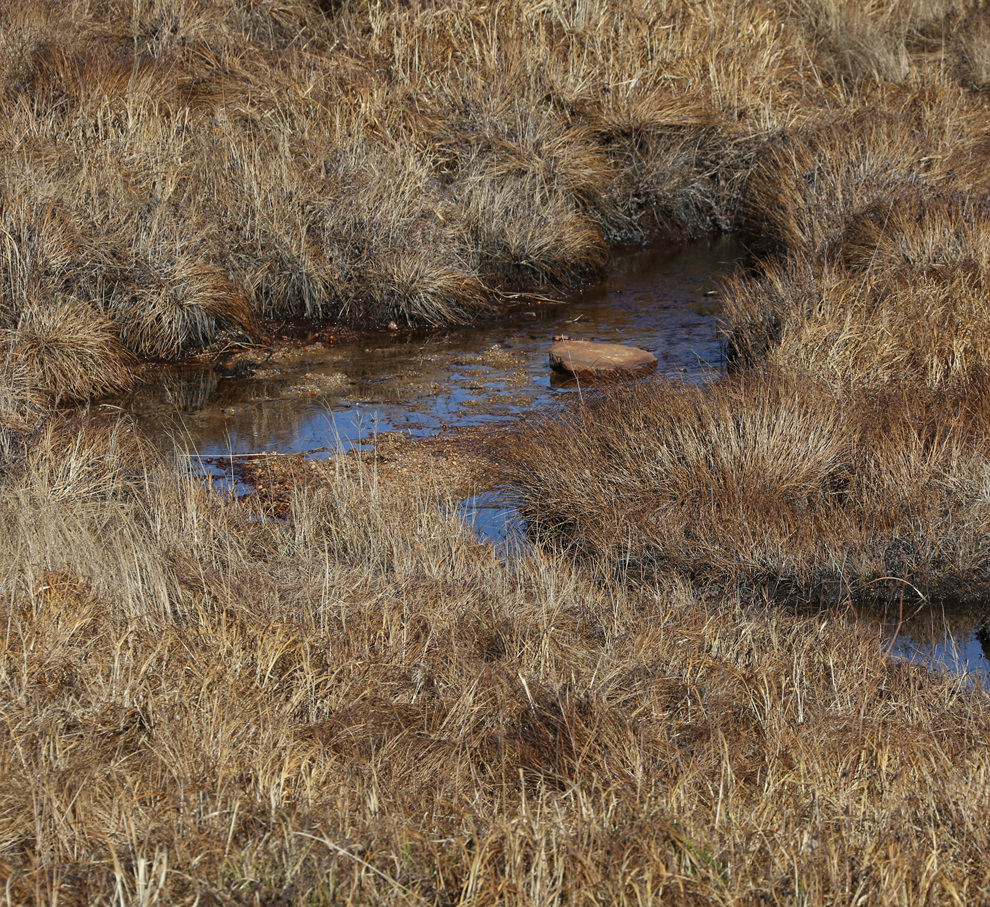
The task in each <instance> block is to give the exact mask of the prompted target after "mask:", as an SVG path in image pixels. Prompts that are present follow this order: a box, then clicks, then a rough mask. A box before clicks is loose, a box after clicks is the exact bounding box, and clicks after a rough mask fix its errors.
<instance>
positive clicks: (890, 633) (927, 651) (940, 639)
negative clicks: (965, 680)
mask: <svg viewBox="0 0 990 907" xmlns="http://www.w3.org/2000/svg"><path fill="white" fill-rule="evenodd" d="M980 611H982V612H983V613H982V615H981V613H980ZM981 617H982V619H987V618H990V610H988V609H987V607H985V606H984V607H983V608H982V609H981V608H979V607H969V608H966V607H960V606H944V605H939V604H938V603H934V602H933V603H925V604H924V605H923V606H921V607H920V608H918V609H917V611H916V613H913V614H910V613H909V614H907V615H906V616H905V617H904V618H903V619H902V618H901V616H900V614H899V613H898V609H897V608H896V607H895V608H892V609H889V610H888V611H886V612H885V613H883V614H874V615H871V616H869V617H866V616H865V615H863V619H868V620H873V621H874V622H875V623H877V624H878V626H879V627H880V629H881V632H882V633H883V634H884V635H885V636H886V637H887V638H888V639H889V640H891V647H890V651H891V653H892V654H893V655H897V656H899V657H901V658H906V659H907V660H909V661H913V662H915V663H917V664H923V665H926V666H927V667H929V668H933V669H936V670H937V669H947V670H950V671H954V672H956V673H973V674H982V675H984V677H986V675H987V674H990V635H988V633H987V629H986V627H985V626H984V625H983V623H982V622H981Z"/></svg>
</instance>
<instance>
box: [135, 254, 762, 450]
mask: <svg viewBox="0 0 990 907" xmlns="http://www.w3.org/2000/svg"><path fill="white" fill-rule="evenodd" d="M744 254H745V250H744V248H743V246H742V245H741V243H740V242H739V241H738V240H736V239H734V238H732V237H724V238H720V239H716V240H712V241H704V242H699V243H692V244H689V245H655V246H648V247H644V248H639V249H632V250H623V251H621V252H618V253H616V254H615V256H614V257H613V261H612V264H611V267H610V269H609V277H608V278H607V279H606V280H604V281H603V282H601V283H599V284H596V285H594V286H592V287H589V288H587V289H585V290H583V291H580V292H578V293H575V294H573V296H572V297H571V298H570V299H568V300H567V301H566V302H561V303H555V304H546V303H544V304H539V305H536V304H533V305H529V306H526V305H523V306H522V307H520V308H519V309H518V310H516V311H514V312H513V313H512V314H511V315H510V316H509V317H507V318H506V319H502V320H499V321H498V322H493V323H491V324H485V325H481V326H473V327H470V328H464V329H458V330H443V331H440V330H434V331H417V332H413V333H400V334H398V335H382V336H379V337H375V338H374V339H373V340H371V341H365V342H364V343H362V344H360V345H341V346H333V347H320V346H315V347H307V348H305V349H303V350H300V351H295V352H294V353H292V354H290V355H288V356H284V355H282V354H280V355H279V356H278V358H277V359H276V358H267V354H266V352H265V351H258V352H257V354H255V353H249V354H248V355H250V356H252V358H253V359H254V360H256V361H257V363H258V365H257V368H256V369H255V371H254V375H253V376H252V377H248V378H233V377H227V378H225V377H222V376H220V375H219V374H218V373H217V372H215V371H214V370H213V368H212V367H210V366H209V365H202V366H195V367H187V368H185V369H183V370H181V371H176V372H172V373H169V374H166V375H163V377H162V381H161V383H160V384H159V385H157V386H154V387H148V388H145V389H143V390H142V391H141V393H139V394H136V395H134V396H133V397H131V398H130V399H129V400H127V401H126V402H125V407H126V409H127V410H128V411H129V412H131V413H132V414H133V415H134V417H135V418H136V420H137V422H138V424H139V425H140V426H141V427H142V428H143V430H144V431H145V432H146V433H148V434H149V435H151V436H152V437H155V438H157V439H158V440H159V442H160V443H161V444H162V446H163V447H166V448H168V449H174V448H175V446H176V445H177V444H178V445H179V446H184V447H187V448H188V449H191V450H195V451H196V452H197V453H198V454H199V456H201V457H204V458H208V457H217V456H224V455H228V454H234V455H237V454H246V453H258V452H262V451H277V452H279V453H306V454H309V455H311V456H328V455H329V454H331V453H333V452H334V451H337V450H342V449H343V450H346V449H348V448H350V447H353V446H355V445H360V444H364V443H368V442H369V441H372V440H373V438H374V435H375V434H376V433H381V432H393V431H402V432H406V433H408V434H410V435H413V436H422V435H427V434H431V433H435V432H437V431H442V430H443V429H445V428H450V427H455V426H458V427H461V426H471V425H481V424H484V423H490V422H492V421H493V420H499V419H506V418H511V417H513V416H516V415H518V414H520V413H522V412H525V411H527V410H532V409H535V408H537V407H540V406H542V405H545V404H546V403H547V402H548V401H550V400H552V399H554V398H559V397H560V396H562V395H567V394H575V393H580V391H581V389H580V388H579V387H578V385H577V384H564V385H559V384H558V383H557V382H556V381H555V380H554V376H553V375H552V373H551V371H550V368H549V366H548V362H547V353H548V350H549V347H550V345H551V343H552V342H553V337H554V336H556V335H559V334H566V335H568V336H570V337H571V338H573V339H575V340H598V341H606V342H613V343H627V344H631V345H633V346H639V347H642V348H644V349H647V350H650V351H651V352H653V353H654V354H655V355H656V356H657V359H658V360H659V364H658V371H659V372H660V373H661V374H666V375H670V376H683V377H685V378H686V379H688V380H697V381H703V380H706V379H707V378H709V377H710V376H712V375H713V374H717V373H719V372H720V371H722V370H723V368H724V355H723V351H722V345H721V342H720V339H719V336H718V333H717V324H716V316H717V314H718V312H717V306H716V297H715V296H714V281H715V279H716V276H717V275H719V274H724V273H725V272H726V271H727V270H728V269H729V268H730V267H732V265H733V264H734V263H735V262H736V261H738V260H739V259H741V258H742V257H743V255H744Z"/></svg>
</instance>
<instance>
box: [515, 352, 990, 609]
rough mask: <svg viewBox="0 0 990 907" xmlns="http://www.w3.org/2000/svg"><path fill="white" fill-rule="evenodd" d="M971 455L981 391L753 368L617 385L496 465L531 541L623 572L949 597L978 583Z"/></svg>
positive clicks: (962, 596)
mask: <svg viewBox="0 0 990 907" xmlns="http://www.w3.org/2000/svg"><path fill="white" fill-rule="evenodd" d="M988 444H990V410H988V408H987V387H986V383H985V382H980V383H977V384H974V385H972V386H971V387H969V388H967V389H966V391H964V392H956V393H948V392H941V393H932V392H927V391H921V390H911V389H906V388H898V389H885V390H882V391H878V392H876V393H872V394H866V393H860V394H855V395H847V396H839V395H837V394H835V393H834V392H833V391H832V390H831V389H830V388H829V387H828V386H827V385H825V384H823V383H820V382H816V381H815V380H814V379H813V378H811V377H810V376H808V375H793V374H791V373H786V372H784V373H781V372H775V371H758V372H751V373H747V374H743V375H740V376H738V377H737V378H734V379H732V380H725V381H722V382H719V383H717V384H715V385H713V386H710V387H706V388H701V387H684V386H679V385H674V384H660V385H654V384H644V385H641V386H639V387H637V388H635V389H632V388H624V389H622V391H621V392H619V393H609V394H606V395H604V396H603V397H602V398H600V399H598V400H595V401H594V402H589V403H588V404H586V405H585V406H582V407H580V408H578V409H576V410H573V411H569V412H566V413H560V414H557V415H555V416H547V417H545V418H544V419H543V420H542V421H541V422H540V423H539V424H538V425H537V426H535V427H531V428H529V429H527V430H525V431H522V432H520V433H519V434H518V435H516V436H513V437H512V438H511V439H510V440H509V441H508V443H506V445H505V447H504V450H503V452H502V454H501V456H502V458H503V459H504V461H505V463H506V468H507V477H508V480H509V481H510V482H511V483H512V486H513V488H514V489H516V491H517V493H518V494H520V495H521V497H522V508H523V512H524V515H525V516H526V517H527V519H528V520H529V521H530V523H531V525H532V526H533V528H534V531H535V532H536V533H537V534H538V535H539V536H540V537H541V538H543V539H544V540H545V541H546V542H548V543H550V544H554V543H556V544H558V545H560V546H562V547H565V548H566V547H571V548H573V549H575V550H576V551H578V552H581V553H583V554H585V555H589V554H590V555H591V556H592V558H593V559H594V560H595V561H596V562H600V561H601V560H602V558H603V557H604V558H606V559H607V561H608V562H609V563H611V564H612V565H613V569H616V568H618V569H621V571H622V572H623V573H625V574H626V575H631V577H632V578H633V579H639V578H641V577H644V576H646V577H657V576H663V575H666V574H668V573H671V572H675V573H679V574H681V575H683V576H684V577H685V578H688V579H691V580H693V581H695V582H696V583H698V584H699V585H701V586H703V587H706V588H711V587H714V588H716V589H723V588H725V587H727V586H728V587H729V588H731V589H733V590H735V591H737V592H738V593H740V594H743V595H744V596H745V597H748V598H749V599H760V598H762V597H766V596H769V597H771V598H774V599H780V598H782V597H785V596H786V597H793V596H795V595H797V596H798V597H800V598H803V599H813V600H814V599H818V598H824V599H826V600H827V599H829V598H831V597H833V596H836V595H853V596H863V595H864V594H867V593H868V594H870V595H873V596H879V595H883V596H887V595H889V594H890V593H891V589H893V591H894V594H895V595H897V594H900V593H902V592H904V591H905V590H907V591H908V597H909V598H915V597H916V595H917V594H923V595H926V596H928V597H930V598H935V599H938V598H942V597H946V596H951V597H952V598H953V599H955V600H957V601H958V600H966V599H974V600H983V599H984V597H985V595H986V589H987V583H988V581H990V575H988V572H987V567H988V565H987V561H986V551H987V547H988V544H990V537H988V536H987V530H988V526H990V524H988V522H987V516H988V512H987V510H986V504H987V501H986V495H985V483H986V477H987V476H990V446H988Z"/></svg>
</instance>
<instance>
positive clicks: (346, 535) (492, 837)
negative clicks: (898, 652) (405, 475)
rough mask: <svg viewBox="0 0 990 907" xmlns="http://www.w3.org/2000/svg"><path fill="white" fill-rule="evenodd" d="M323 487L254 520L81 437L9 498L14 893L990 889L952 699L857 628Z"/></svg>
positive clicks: (391, 495)
mask: <svg viewBox="0 0 990 907" xmlns="http://www.w3.org/2000/svg"><path fill="white" fill-rule="evenodd" d="M142 461H143V462H142ZM328 469H329V474H328V476H327V478H328V479H330V480H331V481H329V483H328V484H326V485H325V486H324V487H323V488H322V489H318V490H316V491H313V492H308V493H306V494H303V495H300V496H297V498H296V499H295V500H294V502H293V507H292V519H291V521H290V522H282V521H257V520H252V519H250V518H249V515H248V513H246V512H245V511H244V510H243V509H242V508H240V507H239V506H238V505H236V504H233V503H231V502H228V501H225V500H224V499H223V498H221V497H219V496H217V495H215V494H213V493H211V492H209V491H208V490H206V489H204V488H202V487H199V486H197V485H195V484H192V483H190V482H187V481H184V480H180V479H177V478H176V477H175V476H174V474H172V473H171V471H170V469H169V468H166V469H165V471H164V472H163V471H162V464H158V463H156V462H155V460H154V458H152V457H150V456H149V455H148V454H146V453H145V454H142V452H141V450H140V447H136V446H135V442H134V440H133V439H131V438H129V437H128V435H127V434H126V433H123V432H121V430H119V429H117V430H114V431H111V432H108V431H107V430H105V429H104V430H99V429H93V428H90V429H86V430H83V431H79V430H75V429H70V428H67V427H62V428H54V429H52V430H50V431H48V432H47V433H46V434H45V435H44V436H43V437H40V438H38V439H37V440H36V442H35V444H34V445H33V453H32V455H31V456H30V458H29V460H28V461H27V462H26V463H24V464H22V467H21V468H20V469H18V470H17V471H16V473H15V474H12V475H10V476H8V477H7V478H6V479H5V480H4V481H3V484H2V487H0V513H2V519H3V523H4V532H3V534H2V536H0V538H2V545H3V550H2V562H3V563H4V565H5V567H4V573H3V576H2V594H3V600H4V602H5V605H4V613H5V616H4V622H3V630H2V633H3V636H2V640H3V646H2V649H0V686H2V692H3V695H2V697H0V719H2V720H0V741H2V742H0V749H2V752H3V754H4V773H3V779H2V781H0V848H2V849H0V892H3V894H0V898H6V902H7V903H10V904H22V903H56V902H57V903H59V904H97V903H107V904H110V903H116V904H151V903H162V904H165V903H168V904H181V903H189V904H192V903H200V904H229V903H295V904H335V903H337V904H346V903H430V904H488V903H493V904H495V903H499V904H507V903H511V904H520V905H521V904H527V905H528V904H541V903H542V904H551V903H562V902H566V903H570V904H585V903H587V904H593V903H614V904H623V903H645V902H650V901H660V900H662V901H663V902H664V903H671V904H695V903H698V904H700V903H711V902H712V901H716V902H720V903H753V902H761V901H762V902H770V903H836V902H838V903H852V902H855V901H857V900H860V899H867V900H871V901H882V902H884V903H893V904H896V903H900V904H918V903H932V904H935V903H948V902H950V901H953V900H956V899H958V900H959V901H962V902H964V903H965V902H971V901H972V900H973V899H974V898H978V897H979V896H980V892H982V891H984V890H985V889H986V886H987V884H988V881H990V880H988V878H987V874H986V863H985V860H984V859H983V855H984V854H985V852H986V849H987V847H988V846H990V841H988V840H987V835H986V826H985V823H984V821H983V815H982V812H981V810H982V803H983V802H985V793H986V791H985V779H986V777H987V775H988V771H990V764H988V751H987V749H986V747H985V746H983V745H982V744H981V743H980V741H982V740H984V739H985V738H986V736H987V735H988V734H990V713H988V711H987V702H986V697H985V695H984V694H983V693H982V692H979V691H976V690H973V689H971V688H968V687H967V682H966V681H965V680H962V679H958V678H953V677H951V676H938V675H934V674H931V673H929V672H927V671H925V670H924V669H922V668H919V667H916V666H910V665H906V664H903V663H899V662H896V661H891V660H889V659H887V658H886V657H885V655H884V651H883V646H882V643H881V641H880V639H879V638H878V637H877V635H876V634H875V633H871V632H869V631H866V630H864V629H862V628H861V627H859V626H857V625H856V624H855V623H853V622H851V621H850V620H849V619H847V618H845V617H842V616H841V615H831V616H814V617H810V618H797V617H794V616H792V615H789V614H787V613H785V612H781V611H777V610H774V609H768V608H764V607H755V608H754V607H753V606H752V605H746V606H743V605H742V604H740V603H739V602H738V601H735V600H733V599H732V598H731V597H730V598H726V599H722V600H715V599H709V598H704V597H699V596H698V595H697V594H696V593H695V592H693V591H692V590H690V589H689V588H688V587H687V586H685V585H684V584H682V583H679V582H677V581H673V580H668V581H665V582H662V583H658V584H653V583H646V584H643V585H641V587H640V589H639V590H638V591H637V592H635V593H632V592H630V591H628V590H625V589H623V588H621V587H617V586H614V585H612V584H609V583H604V584H603V583H600V582H592V581H591V580H589V579H588V578H585V577H583V576H582V575H581V574H580V573H578V572H575V571H574V570H571V569H569V568H567V567H566V566H565V565H563V564H561V563H560V562H559V561H557V560H556V559H547V558H544V557H542V556H538V555H537V556H532V557H528V558H524V559H521V560H518V561H514V562H505V561H503V560H501V559H499V558H498V557H497V556H496V554H495V553H494V552H493V550H492V549H491V548H490V547H488V546H486V545H483V544H481V543H479V542H478V541H477V540H475V539H474V538H473V537H472V536H471V534H470V532H469V531H468V530H466V529H465V528H464V527H463V525H462V524H461V523H460V521H459V520H458V519H457V518H456V516H454V515H453V514H452V513H451V510H450V507H449V506H448V505H447V504H446V502H445V501H444V500H443V499H442V498H436V497H434V495H433V493H432V492H430V491H428V490H427V491H424V492H422V493H420V494H418V495H413V496H411V497H410V496H409V495H407V494H398V493H396V491H395V490H394V486H390V485H388V486H387V485H383V484H382V483H380V482H379V481H378V480H377V477H376V475H375V473H374V472H373V471H372V472H368V471H362V470H361V469H360V468H358V469H357V470H356V471H355V470H353V469H349V470H347V473H346V474H345V473H344V472H337V470H336V467H335V466H333V465H330V466H329V467H328ZM791 475H792V485H791V486H790V489H789V490H790V492H791V493H792V494H793V493H795V490H796V489H798V488H799V487H801V486H802V485H804V484H806V483H807V482H808V481H810V480H813V479H814V477H811V476H809V475H807V474H801V472H800V466H799V465H798V464H797V462H795V465H794V468H793V470H791ZM397 524H401V525H402V526H404V527H405V528H406V531H405V532H399V531H397V530H396V526H397Z"/></svg>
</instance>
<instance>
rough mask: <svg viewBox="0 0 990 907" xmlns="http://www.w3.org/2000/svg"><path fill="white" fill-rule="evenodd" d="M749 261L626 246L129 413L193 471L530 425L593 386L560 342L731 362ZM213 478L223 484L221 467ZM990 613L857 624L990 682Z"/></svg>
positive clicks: (186, 389) (513, 517)
mask: <svg viewBox="0 0 990 907" xmlns="http://www.w3.org/2000/svg"><path fill="white" fill-rule="evenodd" d="M744 256H745V248H744V247H743V245H742V244H741V243H740V242H739V241H738V240H736V239H734V238H733V237H724V238H720V239H716V240H711V241H702V242H698V243H690V244H679V245H654V246H648V247H644V248H638V249H630V250H623V251H620V252H618V253H616V254H615V255H614V257H613V260H612V262H611V265H610V268H609V276H608V278H607V279H606V280H604V281H602V282H601V283H599V284H596V285H594V286H592V287H588V288H587V289H585V290H582V291H580V292H578V293H575V294H573V295H572V296H571V298H569V299H568V300H566V301H564V302H561V303H552V304H547V303H543V304H539V305H537V304H531V305H528V306H527V305H525V304H524V305H523V306H521V307H520V308H519V309H518V310H516V311H514V312H513V313H511V314H510V315H509V316H508V317H506V318H504V319H500V320H499V321H497V322H492V323H490V324H486V325H481V326H477V325H475V326H472V327H470V328H465V329H459V330H442V331H441V330H433V331H417V332H411V333H410V332H400V333H398V334H394V335H388V334H385V335H381V336H378V337H375V338H374V339H372V340H365V341H364V342H363V343H361V344H359V345H340V346H332V347H323V346H320V345H314V346H311V347H307V348H304V349H302V350H296V351H290V352H288V353H285V352H276V351H272V353H271V355H269V354H268V353H267V352H266V351H263V350H259V351H251V352H249V353H247V355H248V356H249V357H250V358H252V359H253V360H255V362H256V365H255V366H254V368H253V372H254V373H253V375H252V376H250V377H241V378H235V377H223V376H222V375H220V374H218V373H217V372H216V371H214V370H213V368H212V367H210V366H208V365H202V366H195V367H186V368H184V369H181V370H177V371H173V372H169V373H165V374H164V375H163V376H162V380H161V382H160V383H159V384H158V385H156V386H153V387H148V388H145V389H143V390H142V391H141V393H139V394H136V395H134V396H133V397H131V398H129V399H128V400H126V401H124V408H125V409H126V410H127V411H128V412H130V413H131V414H132V416H133V418H134V419H135V421H136V422H137V424H138V425H139V426H140V428H141V429H142V430H143V432H144V433H146V434H147V435H149V436H151V437H153V438H155V439H157V441H158V443H159V444H160V445H161V446H162V447H164V448H166V449H167V450H169V451H175V450H177V449H178V450H180V451H194V452H195V455H194V456H193V459H194V461H197V462H199V463H200V464H204V461H206V462H207V463H209V462H210V461H214V458H222V457H225V456H231V455H232V456H237V455H241V454H250V453H261V452H266V451H276V452H279V453H305V454H307V455H309V456H314V457H325V456H330V455H331V454H333V453H334V452H337V451H342V450H348V449H350V448H353V447H356V446H366V445H369V444H373V442H374V438H375V435H376V434H381V433H384V432H395V431H400V432H405V433H408V434H410V435H412V436H424V435H429V434H433V433H436V432H440V431H443V430H445V429H449V428H454V427H463V426H472V425H482V424H486V423H492V422H493V421H495V422H497V421H499V420H507V419H511V418H513V417H518V416H519V415H520V414H523V413H525V412H527V411H532V410H536V409H539V408H541V407H545V406H546V405H548V404H550V403H551V402H552V401H553V400H555V399H560V398H561V397H562V396H566V395H569V394H578V393H581V392H582V389H581V388H580V387H579V386H578V385H577V384H574V383H571V384H559V383H558V382H557V380H556V379H555V376H554V375H553V374H552V373H551V371H550V368H549V366H548V362H547V353H548V350H549V347H550V345H551V343H552V342H553V338H554V336H555V335H559V334H566V335H568V336H570V337H571V338H572V339H575V340H598V341H606V342H613V343H627V344H631V345H633V346H639V347H642V348H644V349H647V350H650V351H651V352H653V353H654V354H655V355H656V356H657V359H658V372H659V373H660V374H663V375H667V376H670V377H681V378H683V379H686V380H688V381H699V382H700V381H706V380H709V379H710V378H711V377H713V376H715V375H718V374H720V373H721V372H723V371H724V368H725V358H724V350H723V347H722V343H721V341H720V338H719V335H718V331H717V315H718V298H717V296H716V295H715V293H714V286H715V282H716V281H717V280H718V279H719V278H720V277H721V276H724V275H725V274H726V273H727V272H728V271H729V270H730V269H731V268H732V267H733V266H734V265H735V263H736V262H738V261H740V260H741V259H743V258H744ZM203 469H204V471H208V472H212V473H213V474H214V475H219V476H221V477H222V475H223V471H222V470H219V469H218V468H217V467H216V465H215V462H213V464H212V465H204V466H203ZM232 485H233V487H234V490H247V489H242V488H240V487H239V486H238V485H237V483H236V481H233V482H232ZM459 509H460V510H461V512H462V513H463V514H464V518H465V520H467V521H468V522H469V523H470V524H471V525H472V526H474V528H475V531H476V532H478V534H479V535H480V536H482V537H483V538H486V539H488V540H490V541H492V542H493V543H494V544H496V545H497V546H499V547H500V548H502V549H503V550H505V551H507V552H510V551H513V550H521V549H520V546H521V548H523V549H524V548H525V546H526V544H527V543H526V542H525V539H524V537H523V534H522V527H521V526H520V521H519V519H518V515H517V514H516V513H515V511H513V510H512V509H511V508H507V507H505V506H504V505H503V504H502V503H500V501H499V500H498V498H497V497H495V496H492V495H490V494H486V495H481V496H479V497H477V498H472V499H470V500H468V501H464V502H462V503H461V505H460V508H459ZM984 610H986V609H984ZM987 616H990V615H983V614H979V613H976V612H975V611H974V609H955V610H953V609H949V610H947V609H943V608H940V607H938V606H934V605H930V604H926V605H925V606H924V607H923V608H921V609H919V610H918V613H916V614H906V615H905V614H902V613H901V611H900V609H899V607H898V605H897V604H896V603H895V604H893V605H892V606H891V607H890V608H888V609H887V610H886V611H883V610H877V609H874V610H873V611H871V612H870V613H862V614H860V618H861V619H862V620H864V621H866V622H869V623H871V624H873V625H875V626H876V627H877V628H878V632H881V633H883V634H884V635H885V636H886V637H887V638H888V639H889V640H891V651H892V652H894V653H895V654H898V655H901V656H903V657H905V658H909V659H911V660H912V661H916V662H920V663H924V664H928V665H931V666H933V667H940V666H944V667H948V668H950V669H952V670H957V671H972V672H976V673H979V674H987V673H990V660H988V655H987V652H988V650H990V643H988V640H987V637H986V632H985V631H984V630H983V629H982V624H981V620H982V619H983V618H985V617H987Z"/></svg>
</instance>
